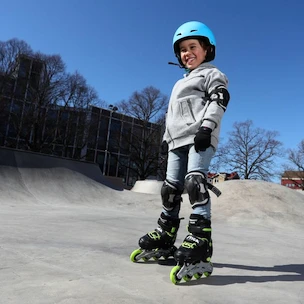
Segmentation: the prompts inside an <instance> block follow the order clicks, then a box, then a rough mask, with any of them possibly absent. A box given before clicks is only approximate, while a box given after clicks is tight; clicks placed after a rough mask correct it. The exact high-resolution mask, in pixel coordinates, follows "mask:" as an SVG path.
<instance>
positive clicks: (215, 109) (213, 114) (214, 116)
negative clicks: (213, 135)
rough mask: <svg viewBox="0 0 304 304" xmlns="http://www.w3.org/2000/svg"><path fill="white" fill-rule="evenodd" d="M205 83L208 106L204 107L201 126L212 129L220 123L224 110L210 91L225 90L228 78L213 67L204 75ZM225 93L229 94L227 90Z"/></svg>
mask: <svg viewBox="0 0 304 304" xmlns="http://www.w3.org/2000/svg"><path fill="white" fill-rule="evenodd" d="M205 85H206V91H207V93H208V95H209V106H208V107H207V109H206V112H205V115H204V117H203V121H202V125H201V126H202V127H207V128H210V129H212V130H214V129H215V128H216V127H217V126H218V124H219V123H220V121H221V119H222V117H223V115H224V112H225V111H224V109H223V107H222V106H220V104H219V103H218V102H217V99H216V95H215V94H212V92H214V90H215V89H216V88H222V89H226V90H227V87H228V79H227V77H226V75H225V74H223V73H222V72H220V71H219V70H218V69H216V68H213V69H211V70H210V72H209V73H208V74H207V76H206V82H205ZM227 94H228V95H229V93H228V91H227ZM228 101H229V100H228Z"/></svg>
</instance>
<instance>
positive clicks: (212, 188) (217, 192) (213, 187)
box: [207, 183, 222, 197]
mask: <svg viewBox="0 0 304 304" xmlns="http://www.w3.org/2000/svg"><path fill="white" fill-rule="evenodd" d="M207 187H208V189H209V190H210V191H212V192H213V193H214V194H215V195H216V196H217V197H219V196H220V195H221V194H222V192H221V191H220V190H219V189H218V188H216V187H215V186H213V185H212V184H210V183H207Z"/></svg>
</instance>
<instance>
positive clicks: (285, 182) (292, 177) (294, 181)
mask: <svg viewBox="0 0 304 304" xmlns="http://www.w3.org/2000/svg"><path fill="white" fill-rule="evenodd" d="M281 185H282V186H285V187H288V188H290V189H294V190H304V171H285V172H284V173H283V175H282V176H281Z"/></svg>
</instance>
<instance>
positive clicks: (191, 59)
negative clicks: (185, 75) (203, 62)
mask: <svg viewBox="0 0 304 304" xmlns="http://www.w3.org/2000/svg"><path fill="white" fill-rule="evenodd" d="M194 60H195V57H193V58H189V59H188V60H187V64H191V63H192V62H193V61H194Z"/></svg>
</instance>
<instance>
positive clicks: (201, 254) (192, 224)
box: [170, 214, 213, 284]
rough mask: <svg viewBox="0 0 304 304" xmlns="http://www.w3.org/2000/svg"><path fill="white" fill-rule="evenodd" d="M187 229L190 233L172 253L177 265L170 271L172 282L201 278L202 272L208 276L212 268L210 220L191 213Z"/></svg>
mask: <svg viewBox="0 0 304 304" xmlns="http://www.w3.org/2000/svg"><path fill="white" fill-rule="evenodd" d="M188 231H189V233H190V234H189V235H187V236H186V238H185V239H184V241H183V243H182V244H181V246H180V247H179V248H178V249H177V250H176V251H175V254H174V258H175V260H176V261H177V266H175V267H174V268H173V269H172V270H171V273H170V279H171V281H172V283H174V284H177V283H179V282H180V281H181V279H184V280H185V281H190V280H191V279H192V277H193V276H194V277H195V278H196V279H199V278H201V277H202V275H203V274H204V275H205V276H206V277H208V276H210V275H211V273H212V270H213V266H212V263H211V256H212V251H213V249H212V240H211V221H210V220H207V219H205V218H204V217H203V216H202V215H198V214H191V216H190V221H189V226H188Z"/></svg>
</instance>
